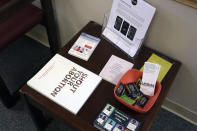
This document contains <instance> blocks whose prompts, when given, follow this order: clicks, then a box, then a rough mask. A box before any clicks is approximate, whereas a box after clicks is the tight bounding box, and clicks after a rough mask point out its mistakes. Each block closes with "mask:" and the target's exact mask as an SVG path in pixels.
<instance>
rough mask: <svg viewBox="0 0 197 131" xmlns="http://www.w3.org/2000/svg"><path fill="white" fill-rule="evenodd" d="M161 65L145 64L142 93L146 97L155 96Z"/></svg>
mask: <svg viewBox="0 0 197 131" xmlns="http://www.w3.org/2000/svg"><path fill="white" fill-rule="evenodd" d="M159 71H160V65H159V64H155V63H151V62H145V64H144V71H143V76H142V85H141V87H140V91H141V92H142V93H144V94H145V95H149V96H153V95H154V92H155V84H156V81H157V77H158V75H159Z"/></svg>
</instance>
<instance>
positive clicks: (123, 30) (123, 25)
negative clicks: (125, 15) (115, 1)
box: [120, 21, 129, 35]
mask: <svg viewBox="0 0 197 131" xmlns="http://www.w3.org/2000/svg"><path fill="white" fill-rule="evenodd" d="M128 28H129V23H128V22H126V21H124V22H123V24H122V28H121V31H120V32H121V33H122V34H123V35H126V34H127V31H128Z"/></svg>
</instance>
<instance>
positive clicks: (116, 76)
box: [99, 55, 133, 85]
mask: <svg viewBox="0 0 197 131" xmlns="http://www.w3.org/2000/svg"><path fill="white" fill-rule="evenodd" d="M132 67H133V63H131V62H128V61H126V60H123V59H121V58H119V57H117V56H115V55H112V56H111V57H110V59H109V60H108V62H107V64H106V65H105V67H104V68H103V69H102V71H101V72H100V74H99V76H101V77H102V78H103V79H104V80H106V81H108V82H111V83H112V84H114V85H116V84H117V83H118V81H119V80H120V78H121V77H122V76H123V75H124V74H125V73H126V72H127V71H128V70H129V69H131V68H132Z"/></svg>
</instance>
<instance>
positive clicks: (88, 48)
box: [68, 33, 100, 61]
mask: <svg viewBox="0 0 197 131" xmlns="http://www.w3.org/2000/svg"><path fill="white" fill-rule="evenodd" d="M99 42H100V38H98V37H94V36H92V35H89V34H86V33H81V35H80V36H79V38H78V39H77V41H76V42H75V43H74V44H73V46H72V47H71V49H70V50H69V51H68V54H70V55H73V56H76V57H78V58H81V59H83V60H85V61H88V59H89V58H90V56H91V55H92V53H93V52H94V50H95V48H96V47H97V45H98V44H99Z"/></svg>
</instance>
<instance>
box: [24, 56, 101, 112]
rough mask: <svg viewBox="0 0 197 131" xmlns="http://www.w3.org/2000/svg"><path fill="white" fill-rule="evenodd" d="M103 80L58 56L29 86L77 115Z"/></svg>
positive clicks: (29, 82) (31, 80) (32, 79)
mask: <svg viewBox="0 0 197 131" xmlns="http://www.w3.org/2000/svg"><path fill="white" fill-rule="evenodd" d="M101 80H102V78H101V77H100V76H98V75H96V74H94V73H92V72H91V71H89V70H87V69H85V68H83V67H81V66H80V65H78V64H76V63H74V62H72V61H70V60H68V59H66V58H65V57H63V56H61V55H59V54H56V55H55V56H54V57H53V58H52V59H51V60H50V61H49V62H48V63H47V64H46V65H45V66H44V67H43V68H42V69H41V70H40V71H39V72H38V73H37V74H36V75H35V76H34V77H33V78H31V79H30V80H29V81H28V82H27V84H28V85H29V86H30V87H31V88H33V89H35V90H36V91H38V92H39V93H41V94H42V95H44V96H46V97H48V98H49V99H51V100H52V101H54V102H56V103H57V104H59V105H60V106H62V107H64V108H65V109H67V110H68V111H70V112H72V113H73V114H77V112H78V111H79V110H80V109H81V107H82V106H83V104H84V103H85V102H86V100H87V99H88V98H89V96H90V95H91V94H92V92H93V91H94V90H95V88H96V87H97V86H98V84H99V83H100V82H101Z"/></svg>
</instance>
